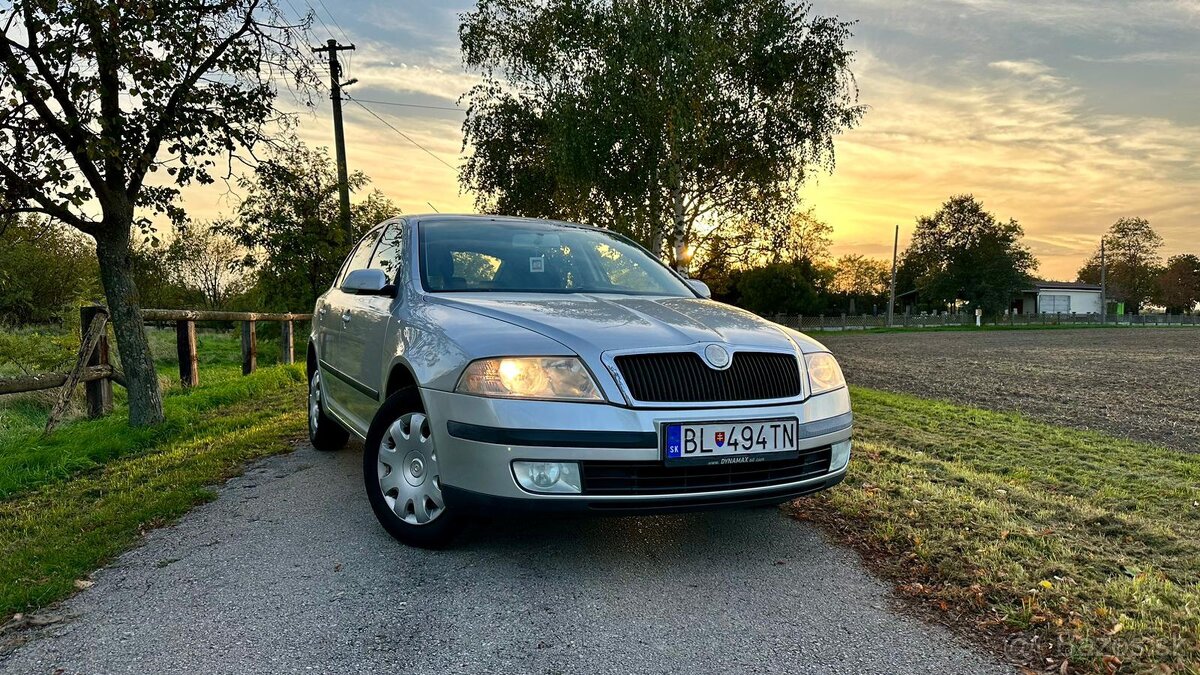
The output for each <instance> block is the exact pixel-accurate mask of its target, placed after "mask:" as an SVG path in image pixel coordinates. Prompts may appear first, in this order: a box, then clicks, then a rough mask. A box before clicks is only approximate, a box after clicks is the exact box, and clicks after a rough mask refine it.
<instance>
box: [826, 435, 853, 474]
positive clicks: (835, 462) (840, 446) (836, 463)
mask: <svg viewBox="0 0 1200 675" xmlns="http://www.w3.org/2000/svg"><path fill="white" fill-rule="evenodd" d="M849 463H850V439H849V438H847V439H846V440H844V441H838V442H837V443H834V444H833V451H832V458H831V459H830V460H829V470H830V471H841V470H842V469H844V468H845V467H846V465H847V464H849Z"/></svg>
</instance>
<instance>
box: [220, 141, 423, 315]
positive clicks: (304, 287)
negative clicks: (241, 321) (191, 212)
mask: <svg viewBox="0 0 1200 675" xmlns="http://www.w3.org/2000/svg"><path fill="white" fill-rule="evenodd" d="M349 182H350V189H351V190H360V189H362V188H364V187H365V186H366V185H367V184H368V182H369V181H368V179H367V177H366V176H365V175H364V174H363V173H362V172H354V173H353V174H351V175H350V181H349ZM241 187H242V189H243V190H244V191H245V193H246V198H245V200H244V201H243V202H242V203H241V206H240V208H239V209H238V217H237V220H236V221H235V222H231V223H226V224H224V225H222V226H221V227H219V228H218V232H220V233H222V234H223V235H225V236H228V237H230V238H231V239H232V240H233V241H234V242H235V243H236V244H238V245H239V246H241V247H243V248H245V249H246V250H248V251H249V253H247V254H246V255H245V257H244V258H243V260H242V264H243V266H244V267H246V268H252V269H255V270H257V272H258V289H259V292H260V293H261V294H262V296H263V300H264V302H265V303H266V304H267V306H268V307H270V308H273V309H277V310H280V311H293V312H295V311H303V310H305V309H306V308H309V307H312V306H313V303H315V302H316V299H317V296H318V295H320V294H321V293H323V292H325V289H326V288H328V287H329V284H330V283H331V282H332V281H333V277H334V276H335V275H336V274H337V271H338V268H339V267H340V266H341V264H342V262H343V261H344V260H345V258H346V255H347V254H348V253H349V251H350V246H351V245H352V244H353V243H355V242H354V241H348V240H347V239H346V237H345V233H344V232H343V231H342V230H341V228H338V227H331V225H333V224H335V223H337V222H338V183H337V172H336V169H335V167H334V165H333V162H332V161H331V160H330V159H329V155H328V153H326V151H325V150H324V149H323V148H322V149H318V150H313V149H309V148H308V147H306V146H305V145H304V144H303V143H299V142H297V141H292V142H290V143H289V145H288V146H287V147H286V148H283V149H280V150H278V151H275V152H273V153H272V154H271V156H270V158H268V159H267V160H265V161H263V162H261V163H259V165H258V166H257V168H256V169H255V171H254V175H253V177H248V178H245V179H243V180H242V181H241ZM398 213H399V209H397V208H396V207H395V205H394V204H392V203H391V202H390V201H389V200H387V198H385V197H384V196H383V195H381V194H379V193H378V192H374V193H372V194H371V195H369V196H368V198H367V199H366V200H365V201H362V202H359V203H356V204H353V205H352V206H351V209H350V215H351V218H350V221H351V228H352V229H353V233H354V237H355V240H357V238H358V237H359V236H361V235H362V234H363V233H365V232H366V231H367V230H368V229H370V228H371V227H373V226H375V225H377V224H379V223H380V222H382V221H384V220H387V219H388V218H391V217H393V216H395V215H397V214H398Z"/></svg>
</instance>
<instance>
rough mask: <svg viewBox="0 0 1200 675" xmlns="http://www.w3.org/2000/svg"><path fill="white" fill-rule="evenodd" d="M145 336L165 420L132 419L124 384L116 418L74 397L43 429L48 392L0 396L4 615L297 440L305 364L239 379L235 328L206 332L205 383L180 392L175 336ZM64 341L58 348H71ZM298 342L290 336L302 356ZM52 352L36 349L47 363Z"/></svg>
mask: <svg viewBox="0 0 1200 675" xmlns="http://www.w3.org/2000/svg"><path fill="white" fill-rule="evenodd" d="M32 334H33V333H27V334H26V335H32ZM39 335H42V334H41V333H39ZM50 335H53V333H50ZM150 338H151V346H152V348H153V350H154V353H155V356H156V365H157V368H158V372H159V378H160V383H161V384H162V386H163V408H164V412H165V413H166V419H167V421H166V422H165V423H164V424H162V425H159V426H157V427H154V428H150V429H146V428H141V429H135V428H130V427H129V426H128V419H127V411H126V410H125V408H124V401H125V396H124V391H123V390H122V389H121V388H120V387H116V388H115V389H114V399H115V400H116V410H115V411H114V414H113V415H111V416H108V417H105V418H101V419H98V420H87V419H82V418H80V417H79V416H78V413H79V410H78V406H76V411H75V413H76V416H75V418H73V419H69V420H68V421H66V422H65V423H64V424H63V426H61V427H60V428H58V429H56V430H55V431H54V433H53V434H51V435H50V436H43V434H42V427H43V426H44V425H45V420H46V413H47V411H48V409H49V406H50V402H51V401H52V399H53V396H52V395H50V396H48V395H45V394H32V395H23V396H10V397H5V398H4V399H0V623H3V622H4V620H5V619H7V618H8V617H9V616H10V615H12V614H14V613H17V612H26V611H30V610H35V609H38V608H41V607H44V606H46V605H47V604H49V603H52V602H54V601H57V600H60V599H62V598H64V597H66V596H67V595H69V594H70V593H72V592H73V591H74V590H75V581H76V580H78V579H80V578H82V577H85V576H86V575H88V574H89V573H91V572H92V571H93V570H95V569H97V568H98V567H101V566H102V565H104V564H105V563H106V562H108V561H109V560H111V559H112V558H113V557H114V556H116V555H117V554H119V553H120V552H121V551H123V550H124V549H126V548H128V547H129V546H131V545H133V544H134V543H136V541H137V540H138V538H139V537H140V536H141V534H142V533H143V532H144V531H145V530H146V529H149V528H152V527H155V526H158V525H161V524H162V523H165V522H169V521H170V520H172V519H174V518H177V517H179V516H180V515H182V514H183V513H185V512H186V511H187V510H188V509H189V508H191V507H192V506H193V505H195V504H197V503H200V502H203V501H205V500H208V499H211V498H212V496H213V494H214V493H213V491H212V490H211V489H210V486H212V485H214V484H216V483H219V482H221V481H222V480H224V479H226V478H228V477H229V476H232V475H235V474H237V473H239V472H240V471H241V469H242V467H244V465H245V464H246V462H248V461H251V460H254V459H257V458H260V457H265V456H267V455H271V454H275V453H279V452H286V451H288V450H289V449H290V448H291V441H292V440H293V439H297V438H301V437H303V434H304V423H305V420H304V415H305V405H304V396H305V387H304V368H303V366H302V365H293V366H279V367H263V368H260V369H259V370H258V371H257V372H255V373H253V374H252V375H250V376H248V377H243V376H242V374H241V365H240V364H241V349H240V345H239V342H238V336H237V335H236V334H232V333H219V332H202V333H200V334H199V335H198V336H197V348H198V356H199V362H200V386H198V387H196V388H194V389H191V390H184V389H183V388H182V387H180V386H179V384H178V382H177V377H178V375H177V373H178V371H177V364H176V362H175V338H174V333H173V332H172V331H165V330H152V331H151V332H150ZM61 342H62V344H61V345H60V350H61V348H65V349H66V350H68V351H70V350H71V349H73V348H74V347H73V346H72V345H70V341H69V340H66V339H64V340H62V341H61ZM10 344H13V342H12V341H10ZM16 344H21V343H20V342H16ZM259 345H260V352H259V363H260V364H270V363H273V362H274V361H275V360H276V359H277V355H278V345H277V343H276V344H272V342H271V341H269V340H265V341H260V343H259ZM303 349H304V345H303V343H300V344H297V351H298V352H299V353H300V354H301V355H302V354H303V353H304V351H303ZM50 351H51V349H50V348H48V349H46V350H43V352H46V353H38V354H36V355H35V356H36V357H37V358H38V359H42V360H43V361H44V360H53V358H54V355H53V354H50V353H49V352H50Z"/></svg>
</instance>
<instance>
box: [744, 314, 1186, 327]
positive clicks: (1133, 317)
mask: <svg viewBox="0 0 1200 675" xmlns="http://www.w3.org/2000/svg"><path fill="white" fill-rule="evenodd" d="M766 318H768V319H771V320H772V321H774V322H775V323H779V324H783V325H785V326H788V327H789V328H795V329H796V330H804V331H842V330H868V329H871V328H887V327H888V320H887V315H886V314H880V315H871V314H819V315H816V316H812V315H795V314H793V315H785V314H775V315H767V316H766ZM975 319H976V317H975V315H974V314H949V313H942V314H897V315H896V316H895V318H894V319H893V321H892V327H893V328H941V327H944V326H974V325H975ZM979 319H980V321H979V323H980V325H983V326H1059V325H1067V326H1074V325H1077V326H1084V325H1093V326H1098V325H1100V324H1101V317H1100V315H1099V314H1062V313H1059V314H999V315H991V316H983V317H979ZM1103 323H1104V324H1106V325H1110V326H1145V327H1153V326H1164V327H1165V326H1200V314H1121V315H1113V314H1109V315H1107V316H1106V317H1104V321H1103Z"/></svg>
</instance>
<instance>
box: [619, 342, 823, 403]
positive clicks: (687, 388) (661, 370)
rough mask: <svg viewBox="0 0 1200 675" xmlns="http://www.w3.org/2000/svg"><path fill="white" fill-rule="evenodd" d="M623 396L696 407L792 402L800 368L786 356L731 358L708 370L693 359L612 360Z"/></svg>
mask: <svg viewBox="0 0 1200 675" xmlns="http://www.w3.org/2000/svg"><path fill="white" fill-rule="evenodd" d="M615 361H616V364H617V368H619V369H620V370H621V376H622V377H623V378H624V379H625V382H626V384H628V385H629V393H630V394H632V395H633V397H634V398H635V399H637V400H639V401H644V402H647V403H702V402H711V401H759V400H768V399H777V398H794V397H796V396H799V395H800V393H801V385H800V366H799V364H798V362H797V361H796V357H795V356H792V355H791V354H773V353H769V352H736V353H734V355H733V361H732V363H730V365H729V368H727V369H725V370H715V369H713V368H710V367H709V366H708V364H707V363H705V362H704V359H702V358H700V355H699V354H696V353H694V352H675V353H662V354H627V355H624V356H618V357H616V359H615Z"/></svg>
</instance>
